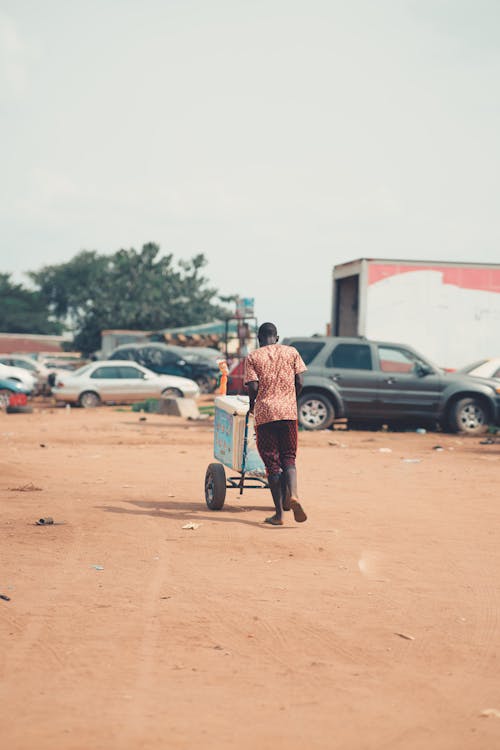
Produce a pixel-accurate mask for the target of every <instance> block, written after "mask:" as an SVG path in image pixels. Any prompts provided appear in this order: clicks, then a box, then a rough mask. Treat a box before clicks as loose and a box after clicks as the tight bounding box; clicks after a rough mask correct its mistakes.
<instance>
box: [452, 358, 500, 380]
mask: <svg viewBox="0 0 500 750" xmlns="http://www.w3.org/2000/svg"><path fill="white" fill-rule="evenodd" d="M459 372H466V373H467V374H468V375H474V376H475V377H476V378H494V379H495V380H500V357H491V359H480V360H478V361H477V362H473V363H472V364H471V365H467V367H462V369H461V370H459Z"/></svg>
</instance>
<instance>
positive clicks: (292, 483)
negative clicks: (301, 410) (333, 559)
mask: <svg viewBox="0 0 500 750" xmlns="http://www.w3.org/2000/svg"><path fill="white" fill-rule="evenodd" d="M297 435H298V428H297V422H293V421H291V420H287V421H283V422H281V423H280V431H279V446H280V463H281V468H282V470H283V478H284V479H283V483H284V484H286V487H287V489H288V494H289V496H290V508H291V510H292V511H293V515H294V518H295V520H296V521H297V522H298V523H302V522H303V521H306V520H307V516H306V514H305V512H304V509H303V507H302V505H301V504H300V502H299V491H298V486H297V468H296V466H295V459H296V457H297Z"/></svg>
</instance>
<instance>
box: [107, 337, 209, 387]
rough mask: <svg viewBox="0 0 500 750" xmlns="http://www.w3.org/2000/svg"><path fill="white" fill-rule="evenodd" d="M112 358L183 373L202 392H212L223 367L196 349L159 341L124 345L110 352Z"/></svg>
mask: <svg viewBox="0 0 500 750" xmlns="http://www.w3.org/2000/svg"><path fill="white" fill-rule="evenodd" d="M109 359H110V360H115V359H129V360H132V361H134V362H138V363H139V364H140V365H142V366H143V367H147V368H148V370H152V371H153V372H156V373H158V374H161V375H179V376H181V377H184V378H189V379H191V380H194V381H195V382H196V383H197V384H198V387H199V389H200V391H201V392H202V393H212V391H214V390H215V387H216V385H217V382H218V378H219V375H220V370H219V367H218V365H217V362H215V361H213V360H210V359H206V358H204V357H200V356H195V355H193V354H192V350H191V351H188V352H185V351H184V350H183V348H182V347H179V346H169V345H168V344H159V343H158V344H157V343H154V342H151V341H148V342H146V343H141V344H122V345H121V346H118V347H117V348H116V349H115V350H114V351H113V352H112V353H111V355H110V357H109Z"/></svg>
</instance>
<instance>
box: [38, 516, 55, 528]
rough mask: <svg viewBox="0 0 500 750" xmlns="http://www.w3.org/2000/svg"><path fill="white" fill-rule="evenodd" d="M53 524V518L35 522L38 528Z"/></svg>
mask: <svg viewBox="0 0 500 750" xmlns="http://www.w3.org/2000/svg"><path fill="white" fill-rule="evenodd" d="M53 523H54V519H53V518H52V516H45V518H39V519H38V521H35V524H36V526H52V525H53Z"/></svg>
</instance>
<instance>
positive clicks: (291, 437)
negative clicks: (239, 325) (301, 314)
mask: <svg viewBox="0 0 500 750" xmlns="http://www.w3.org/2000/svg"><path fill="white" fill-rule="evenodd" d="M258 339H259V347H260V348H259V349H257V350H256V351H254V352H252V353H251V354H250V355H249V356H248V357H247V360H246V363H245V384H246V386H247V388H248V392H249V398H246V397H237V396H236V397H235V396H233V397H231V396H228V397H225V399H223V398H219V399H216V403H215V406H216V416H215V430H214V453H215V457H216V458H218V459H219V460H220V461H222V464H225V465H226V466H229V467H230V468H232V469H235V470H237V471H239V472H240V475H241V476H240V478H239V479H238V478H237V477H229V479H228V480H227V481H226V476H225V471H224V466H223V465H222V464H210V466H209V467H208V469H207V474H206V477H205V498H206V501H207V505H208V507H209V508H211V509H212V510H218V509H220V508H222V506H223V504H224V499H225V494H226V488H231V487H233V488H236V487H238V488H239V489H240V494H241V493H242V492H243V488H244V487H249V486H253V487H261V488H262V487H269V489H270V490H271V494H272V497H273V502H274V507H275V513H274V515H273V516H270V517H269V518H266V519H265V523H268V524H270V525H271V526H282V525H283V510H291V511H292V512H293V515H294V518H295V520H296V521H297V522H298V523H301V522H303V521H306V520H307V516H306V514H305V512H304V509H303V508H302V505H301V503H300V501H299V497H298V490H297V469H296V465H295V459H296V454H297V397H298V396H299V394H300V391H301V390H302V373H303V372H304V371H305V370H306V369H307V368H306V366H305V364H304V362H303V361H302V358H301V357H300V354H299V353H298V351H297V350H296V349H294V348H293V347H291V346H283V345H281V344H278V332H277V329H276V326H275V325H274V324H273V323H263V324H262V325H261V326H260V328H259V332H258ZM224 412H227V417H226V416H225V414H224ZM254 421H255V430H256V445H255V438H254V434H255V433H254V430H253V423H254ZM238 424H239V428H238ZM242 435H243V438H242ZM240 457H241V458H240ZM259 457H260V458H259ZM264 470H265V473H266V474H267V483H266V482H265V481H264V479H263V478H262V476H263V474H264Z"/></svg>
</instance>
